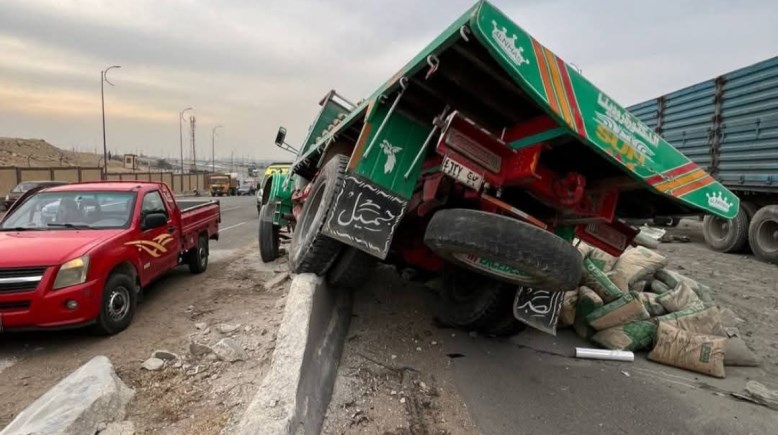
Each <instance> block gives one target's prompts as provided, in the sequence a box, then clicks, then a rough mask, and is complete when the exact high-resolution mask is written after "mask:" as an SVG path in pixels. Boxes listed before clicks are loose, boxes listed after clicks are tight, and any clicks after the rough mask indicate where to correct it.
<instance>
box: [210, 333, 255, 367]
mask: <svg viewBox="0 0 778 435" xmlns="http://www.w3.org/2000/svg"><path fill="white" fill-rule="evenodd" d="M213 353H215V354H216V357H218V358H219V359H220V360H222V361H228V362H235V361H245V360H247V359H248V358H249V356H248V354H247V353H246V351H245V350H243V347H242V346H241V345H240V344H239V343H238V342H237V341H235V340H233V339H231V338H222V339H221V340H219V342H218V343H216V344H215V345H214V346H213Z"/></svg>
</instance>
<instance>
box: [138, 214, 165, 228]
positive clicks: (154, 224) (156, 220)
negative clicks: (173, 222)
mask: <svg viewBox="0 0 778 435" xmlns="http://www.w3.org/2000/svg"><path fill="white" fill-rule="evenodd" d="M165 225H167V215H166V214H164V213H149V214H147V215H146V216H143V219H142V220H141V223H140V227H141V229H142V230H144V231H145V230H150V229H152V228H159V227H161V226H165Z"/></svg>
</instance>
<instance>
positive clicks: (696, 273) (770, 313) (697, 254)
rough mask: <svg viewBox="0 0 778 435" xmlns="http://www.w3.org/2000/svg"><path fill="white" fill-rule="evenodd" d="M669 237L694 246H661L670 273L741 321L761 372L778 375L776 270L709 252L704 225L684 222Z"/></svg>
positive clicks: (736, 256)
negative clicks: (704, 288)
mask: <svg viewBox="0 0 778 435" xmlns="http://www.w3.org/2000/svg"><path fill="white" fill-rule="evenodd" d="M668 233H670V234H674V235H683V236H688V237H689V238H690V239H691V242H690V243H662V244H661V245H660V246H659V249H658V251H659V252H660V253H662V254H663V255H665V256H666V257H667V258H668V259H669V260H670V264H669V265H668V266H667V267H668V268H669V269H674V270H678V271H679V272H680V273H682V274H683V275H686V276H688V277H690V278H693V279H695V280H697V281H699V282H701V283H704V284H706V285H708V286H710V288H711V289H712V290H713V293H714V298H715V300H716V302H717V303H718V305H720V306H721V307H722V308H730V309H731V310H732V311H734V312H735V314H736V315H737V317H738V318H740V319H741V320H743V322H739V325H738V329H739V330H740V333H741V334H742V336H743V339H744V340H745V341H746V343H747V344H748V345H749V347H751V349H752V350H753V351H754V352H755V353H756V354H757V355H759V356H760V357H761V359H762V362H763V364H762V368H763V369H764V370H765V371H766V372H767V373H769V374H772V375H778V266H776V265H773V264H767V263H763V262H760V261H759V260H757V259H756V258H754V256H753V255H751V254H750V253H742V254H722V253H719V252H715V251H712V250H710V249H708V247H707V246H706V245H705V241H704V239H703V237H702V223H701V222H699V221H696V220H690V219H684V220H682V221H681V223H680V224H679V225H678V227H676V228H671V229H668Z"/></svg>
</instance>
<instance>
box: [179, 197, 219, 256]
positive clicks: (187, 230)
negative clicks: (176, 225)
mask: <svg viewBox="0 0 778 435" xmlns="http://www.w3.org/2000/svg"><path fill="white" fill-rule="evenodd" d="M177 203H178V207H179V209H180V210H181V228H182V230H183V237H182V238H183V240H182V241H181V242H182V246H183V250H184V251H186V250H189V249H191V248H193V247H194V246H196V245H197V235H198V234H200V233H202V232H203V231H205V232H207V233H208V238H209V239H212V240H219V223H220V222H221V211H220V208H219V207H213V205H217V206H218V205H219V201H215V200H182V201H177Z"/></svg>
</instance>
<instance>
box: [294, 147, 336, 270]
mask: <svg viewBox="0 0 778 435" xmlns="http://www.w3.org/2000/svg"><path fill="white" fill-rule="evenodd" d="M347 163H348V157H346V156H344V155H337V156H335V157H333V158H332V159H331V160H330V161H329V162H327V164H326V165H324V167H323V168H322V169H321V171H320V172H319V176H318V177H316V180H315V181H314V182H313V186H311V191H310V195H309V196H308V198H307V199H306V201H305V204H304V205H303V210H302V212H301V215H300V219H299V220H298V222H297V225H296V226H295V229H294V233H293V234H292V241H291V242H290V245H289V267H290V270H291V271H292V272H294V273H315V274H316V275H323V274H324V273H325V272H327V269H329V267H330V266H331V265H332V263H333V262H334V261H335V259H336V258H337V257H338V254H339V253H340V250H341V249H342V247H343V244H342V243H340V242H338V241H337V240H333V239H331V238H329V237H327V236H325V235H323V234H322V233H321V229H322V227H323V226H324V221H325V220H326V219H327V215H328V214H329V211H330V208H332V204H333V203H334V202H335V197H336V196H337V195H338V193H339V192H340V190H341V189H342V188H343V177H344V174H345V172H346V164H347Z"/></svg>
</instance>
